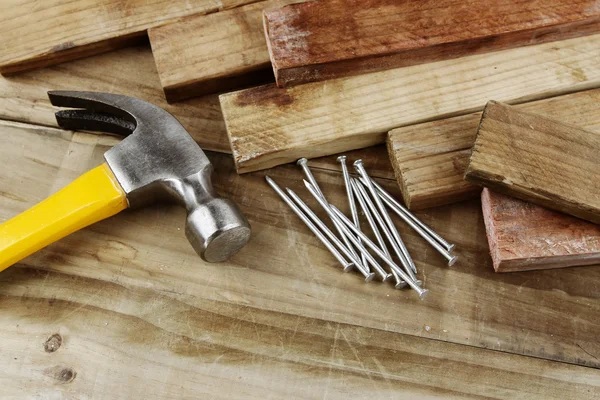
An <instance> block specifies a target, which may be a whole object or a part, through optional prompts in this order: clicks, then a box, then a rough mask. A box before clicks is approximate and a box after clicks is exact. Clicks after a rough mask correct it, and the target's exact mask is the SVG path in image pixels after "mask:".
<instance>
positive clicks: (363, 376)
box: [0, 265, 600, 400]
mask: <svg viewBox="0 0 600 400" xmlns="http://www.w3.org/2000/svg"><path fill="white" fill-rule="evenodd" d="M0 289H1V290H2V292H3V296H2V297H1V298H0V305H1V306H2V308H3V312H2V314H1V316H0V321H1V322H2V324H1V325H0V326H1V328H0V333H1V334H2V340H3V346H2V347H0V355H1V356H2V357H3V359H4V360H5V361H4V365H3V374H2V376H0V383H1V384H2V393H3V397H4V398H30V397H32V396H36V397H37V396H39V397H40V398H61V397H64V398H94V399H111V400H113V399H127V400H129V399H166V398H169V399H171V398H172V399H197V398H211V399H232V398H235V399H260V400H262V399H281V398H302V399H321V398H325V397H326V398H335V399H347V398H349V397H351V398H370V399H390V398H395V399H412V398H428V399H433V398H439V399H465V398H481V396H485V397H486V398H496V399H511V400H512V399H532V398H535V399H565V398H573V399H575V398H577V399H593V398H594V396H595V395H596V394H597V392H598V391H599V390H600V371H598V370H596V369H592V368H585V367H580V366H575V365H569V364H563V363H557V362H551V361H546V360H540V359H536V358H531V357H522V356H516V355H510V354H506V353H502V352H494V351H491V350H483V349H478V348H474V347H470V346H464V345H456V344H449V343H445V342H443V341H438V340H432V339H422V338H418V337H414V336H409V335H401V334H395V333H391V332H386V331H383V330H377V329H370V328H365V327H361V326H357V325H352V324H342V323H335V322H330V321H327V320H323V319H320V318H307V317H302V316H298V315H293V314H288V313H282V312H274V311H268V310H262V309H259V308H256V307H253V306H246V305H244V304H240V302H239V300H238V301H235V300H234V301H232V299H225V298H224V299H222V300H208V299H206V298H205V297H204V290H203V289H202V288H198V289H197V290H194V291H193V293H191V294H181V293H178V292H176V291H175V292H171V291H164V290H158V289H153V288H145V287H143V285H139V284H123V283H121V282H112V281H110V280H105V279H94V278H83V277H77V276H76V275H74V274H71V273H58V272H54V271H45V270H43V269H40V268H39V267H38V266H34V265H31V266H25V265H24V266H22V267H20V268H15V269H13V270H8V271H5V272H3V274H2V275H0ZM240 300H241V299H240ZM49 338H54V339H53V340H54V343H57V342H58V341H59V340H60V341H62V343H61V344H60V346H59V347H57V346H56V345H55V346H54V347H50V346H48V345H47V344H46V342H47V341H48V339H49ZM45 349H48V350H54V349H56V350H54V351H50V352H49V351H46V350H45ZM567 393H568V395H566V394H567Z"/></svg>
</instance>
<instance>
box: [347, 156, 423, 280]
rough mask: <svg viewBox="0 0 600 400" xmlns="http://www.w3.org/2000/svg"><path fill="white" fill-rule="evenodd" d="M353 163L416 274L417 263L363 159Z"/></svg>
mask: <svg viewBox="0 0 600 400" xmlns="http://www.w3.org/2000/svg"><path fill="white" fill-rule="evenodd" d="M353 165H354V168H355V169H356V172H358V174H359V175H360V176H362V177H363V178H364V180H365V181H366V186H367V189H368V190H369V192H370V193H371V196H372V198H373V200H374V201H375V204H376V205H377V208H378V209H379V213H380V215H381V216H382V217H383V219H384V221H385V223H386V224H387V226H388V229H389V232H390V233H391V234H392V238H393V241H395V242H396V243H397V244H398V246H399V247H400V250H401V252H402V254H403V255H404V258H405V260H406V262H407V263H408V265H409V267H410V268H411V269H412V271H413V274H411V276H414V274H416V273H417V267H416V265H415V263H414V262H413V260H412V258H411V256H410V254H409V253H408V249H407V248H406V245H405V244H404V241H403V240H402V238H401V237H400V233H398V230H397V229H396V226H395V225H394V222H393V221H392V219H391V218H390V215H389V214H388V212H387V210H386V209H385V206H384V205H383V203H382V201H381V199H380V198H379V195H378V194H377V191H376V189H375V186H373V184H372V183H371V178H370V177H369V174H368V173H367V171H366V170H365V167H364V165H363V162H362V160H356V161H354V164H353ZM393 241H392V243H393ZM392 247H393V246H392Z"/></svg>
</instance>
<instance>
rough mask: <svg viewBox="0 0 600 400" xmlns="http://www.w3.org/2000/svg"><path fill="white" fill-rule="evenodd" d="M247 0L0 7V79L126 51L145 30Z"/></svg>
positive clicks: (20, 2)
mask: <svg viewBox="0 0 600 400" xmlns="http://www.w3.org/2000/svg"><path fill="white" fill-rule="evenodd" d="M251 1H252V0H198V1H194V2H189V1H185V0H175V1H172V0H158V1H152V2H147V1H143V0H132V1H128V2H126V3H123V2H122V1H118V0H101V1H92V0H80V1H67V0H45V1H43V2H39V1H38V2H34V3H33V4H32V2H31V1H30V0H10V1H3V2H2V4H1V5H0V73H2V74H10V73H15V72H20V71H24V70H28V69H33V68H41V67H44V66H48V65H52V64H57V63H60V62H64V61H70V60H74V59H77V58H81V57H86V56H90V55H93V54H98V53H101V52H106V51H109V50H113V49H115V48H119V47H123V46H127V45H130V44H131V43H132V42H134V41H136V40H138V39H140V38H144V37H145V35H146V30H147V29H148V28H151V27H153V26H158V25H161V24H166V23H169V22H171V21H175V20H177V19H178V18H181V17H184V16H186V15H192V14H198V13H201V14H206V13H211V12H216V11H219V10H222V9H227V8H232V7H235V6H238V5H242V4H244V3H248V2H251Z"/></svg>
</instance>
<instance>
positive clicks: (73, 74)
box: [0, 46, 231, 153]
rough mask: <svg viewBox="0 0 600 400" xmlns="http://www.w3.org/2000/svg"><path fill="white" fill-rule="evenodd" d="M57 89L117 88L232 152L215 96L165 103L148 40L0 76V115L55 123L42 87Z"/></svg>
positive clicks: (206, 142) (205, 142)
mask: <svg viewBox="0 0 600 400" xmlns="http://www.w3.org/2000/svg"><path fill="white" fill-rule="evenodd" d="M61 89H62V90H91V91H98V92H109V93H119V94H124V95H127V96H133V97H137V98H140V99H142V100H146V101H149V102H150V103H153V104H156V105H157V106H159V107H162V108H164V109H165V110H167V111H169V112H170V113H171V114H173V115H174V116H175V117H176V118H177V119H178V120H179V122H181V124H182V125H183V126H184V127H185V128H186V129H187V130H188V132H190V134H191V135H192V137H193V138H194V140H196V141H197V142H198V144H200V146H201V147H202V148H203V149H205V150H214V151H219V152H226V153H229V152H231V150H230V147H229V141H228V139H227V134H226V132H225V124H224V122H223V116H222V114H221V107H220V105H219V101H218V98H217V96H205V97H200V98H195V99H191V100H188V101H184V102H180V103H177V104H175V105H170V104H167V102H166V101H165V98H164V95H163V93H162V89H161V86H160V82H159V79H158V75H157V73H156V67H155V65H154V61H153V60H152V52H151V51H150V48H149V47H148V46H139V47H132V48H127V49H121V50H117V51H114V52H111V53H107V54H101V55H97V56H94V57H89V58H85V59H82V60H77V61H73V62H70V63H65V64H61V65H56V66H52V67H48V68H44V69H41V70H36V71H30V72H26V73H22V74H19V75H14V76H11V77H8V78H7V77H0V118H2V119H8V120H13V121H21V122H28V123H33V124H39V125H47V126H56V119H55V118H54V112H55V110H56V109H54V108H53V107H52V105H51V104H50V102H49V101H48V94H47V92H48V91H49V90H61Z"/></svg>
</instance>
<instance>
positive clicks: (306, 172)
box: [296, 157, 325, 198]
mask: <svg viewBox="0 0 600 400" xmlns="http://www.w3.org/2000/svg"><path fill="white" fill-rule="evenodd" d="M296 164H297V165H299V166H300V167H301V168H302V171H304V175H305V176H306V179H308V181H309V182H310V184H311V185H313V186H314V187H315V189H316V190H317V193H319V196H321V197H323V198H325V196H323V192H322V191H321V188H320V187H319V184H318V183H317V180H316V179H315V177H314V176H313V174H312V171H311V170H310V168H309V167H308V159H306V158H304V157H303V158H301V159H299V160H298V161H296Z"/></svg>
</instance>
